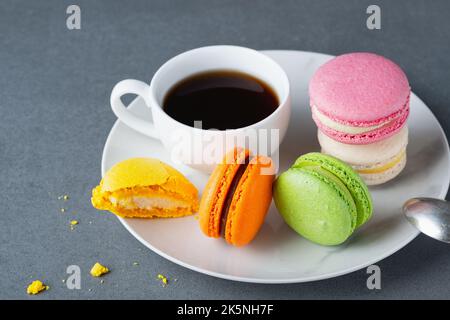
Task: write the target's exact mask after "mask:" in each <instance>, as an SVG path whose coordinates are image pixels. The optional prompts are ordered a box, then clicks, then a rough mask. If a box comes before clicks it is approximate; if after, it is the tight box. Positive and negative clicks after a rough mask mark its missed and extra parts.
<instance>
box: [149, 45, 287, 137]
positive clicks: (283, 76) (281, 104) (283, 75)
mask: <svg viewBox="0 0 450 320" xmlns="http://www.w3.org/2000/svg"><path fill="white" fill-rule="evenodd" d="M211 48H231V49H238V50H244V51H247V52H251V53H252V54H256V55H259V56H260V57H261V58H263V59H266V60H267V61H268V62H269V63H271V64H272V65H273V66H274V67H275V68H276V70H277V71H278V72H279V74H280V76H281V81H282V86H283V90H284V91H285V92H282V96H281V98H282V99H280V101H279V103H278V106H277V108H276V109H275V111H274V112H272V113H271V114H270V115H268V116H267V117H265V118H264V119H262V120H260V121H258V122H255V123H253V124H250V125H248V126H245V127H241V128H234V129H225V130H216V129H200V128H196V127H192V126H189V125H187V124H184V123H182V122H179V121H178V120H176V119H174V118H172V117H171V116H169V115H168V114H167V113H166V112H164V110H163V108H162V106H161V104H160V103H158V102H157V101H156V97H155V92H154V91H153V90H154V82H155V79H157V78H158V76H159V75H160V74H161V72H162V71H163V69H164V68H165V67H167V65H168V64H170V63H173V62H174V60H177V59H179V57H180V56H183V55H187V54H192V53H195V52H197V51H201V50H205V49H211ZM269 85H271V84H269ZM272 88H273V86H272ZM273 89H274V88H273ZM277 93H279V92H277ZM289 98H290V83H289V78H288V76H287V74H286V72H285V71H284V70H283V68H282V67H281V66H280V65H279V64H278V63H277V62H276V61H275V60H273V59H272V58H270V57H269V56H267V55H265V54H263V53H262V52H259V51H257V50H254V49H251V48H247V47H242V46H235V45H212V46H203V47H199V48H195V49H191V50H187V51H184V52H182V53H179V54H177V55H176V56H174V57H172V58H170V59H169V60H167V61H166V62H164V63H163V64H162V65H161V66H160V67H159V68H158V70H157V71H156V72H155V74H154V75H153V77H152V80H151V81H150V100H151V101H150V102H151V106H150V107H151V109H153V108H154V107H156V108H155V110H158V112H160V114H161V115H162V116H163V117H165V118H166V119H169V120H172V121H175V122H176V123H177V124H179V125H181V126H182V127H186V128H188V129H192V130H194V131H200V132H208V133H215V134H217V133H228V132H230V133H233V132H236V131H244V130H248V129H250V128H252V127H255V126H261V125H264V123H265V122H267V121H269V120H270V119H271V118H272V117H274V116H275V115H276V114H278V113H279V112H281V109H282V108H286V107H287V104H288V103H287V102H288V100H289Z"/></svg>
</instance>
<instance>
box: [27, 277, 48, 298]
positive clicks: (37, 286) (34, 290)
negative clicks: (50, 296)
mask: <svg viewBox="0 0 450 320" xmlns="http://www.w3.org/2000/svg"><path fill="white" fill-rule="evenodd" d="M48 289H50V287H49V286H47V285H45V284H44V283H42V281H40V280H35V281H33V282H32V283H31V284H30V285H29V286H28V287H27V293H28V294H31V295H35V294H38V293H41V292H42V291H45V290H48Z"/></svg>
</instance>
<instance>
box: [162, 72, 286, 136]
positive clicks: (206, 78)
mask: <svg viewBox="0 0 450 320" xmlns="http://www.w3.org/2000/svg"><path fill="white" fill-rule="evenodd" d="M278 104H279V102H278V98H277V96H276V94H275V93H274V92H273V90H272V89H271V88H270V87H269V86H268V85H267V84H266V83H264V82H262V81H261V80H259V79H257V78H255V77H252V76H250V75H248V74H244V73H240V72H234V71H225V70H224V71H211V72H205V73H199V74H196V75H193V76H191V77H189V78H186V79H184V80H182V81H181V82H179V83H177V84H176V85H175V86H174V87H173V88H171V89H170V91H169V92H168V93H167V95H166V97H165V99H164V103H163V109H164V111H165V112H166V113H167V114H168V115H169V116H171V117H172V118H174V119H175V120H177V121H179V122H181V123H184V124H186V125H188V126H191V127H193V126H194V121H202V128H203V129H219V130H226V129H236V128H242V127H246V126H248V125H251V124H254V123H256V122H258V121H261V120H262V119H264V118H266V117H267V116H269V115H270V114H271V113H272V112H274V111H275V110H276V108H277V107H278Z"/></svg>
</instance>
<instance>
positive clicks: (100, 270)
mask: <svg viewBox="0 0 450 320" xmlns="http://www.w3.org/2000/svg"><path fill="white" fill-rule="evenodd" d="M106 273H109V269H108V268H107V267H105V266H103V265H101V264H100V263H99V262H96V263H95V264H94V265H93V266H92V268H91V275H92V276H93V277H101V276H103V275H104V274H106Z"/></svg>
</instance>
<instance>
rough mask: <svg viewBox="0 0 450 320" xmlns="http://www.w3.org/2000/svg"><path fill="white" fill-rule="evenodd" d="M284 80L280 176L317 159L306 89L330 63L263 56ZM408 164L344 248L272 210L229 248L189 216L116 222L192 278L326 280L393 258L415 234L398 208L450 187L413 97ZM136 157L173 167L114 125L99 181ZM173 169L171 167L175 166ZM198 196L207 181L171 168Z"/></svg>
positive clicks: (439, 137) (138, 108)
mask: <svg viewBox="0 0 450 320" xmlns="http://www.w3.org/2000/svg"><path fill="white" fill-rule="evenodd" d="M265 53H266V54H267V55H268V56H270V57H272V58H273V59H274V60H276V61H277V62H278V63H279V64H280V65H281V66H282V67H283V68H284V69H285V70H286V72H287V74H288V76H289V79H290V82H291V90H292V91H291V92H292V106H293V112H292V118H291V123H290V126H289V129H288V132H287V135H286V138H285V140H284V142H283V144H282V146H281V154H280V159H281V160H280V161H281V163H280V170H282V171H284V170H285V169H287V168H288V167H289V166H290V165H291V164H292V162H293V161H294V160H295V159H296V158H297V157H298V156H299V155H300V154H303V153H306V152H309V151H318V150H319V145H318V142H317V138H316V130H317V129H316V126H315V124H314V122H313V121H312V119H311V114H310V109H309V107H308V93H307V87H308V82H309V79H310V77H311V76H312V74H313V73H314V71H315V70H316V69H317V68H318V67H319V66H320V65H321V64H323V63H324V62H326V61H327V60H328V59H330V58H331V56H329V55H324V54H319V53H312V52H301V51H265ZM129 108H130V109H132V110H133V111H134V112H135V113H137V114H139V115H142V117H143V118H150V117H151V116H150V111H149V110H148V109H147V108H146V106H145V105H144V103H143V101H142V100H141V99H139V98H138V99H136V100H134V101H133V102H132V103H131V105H130V107H129ZM408 125H409V128H410V144H409V146H408V163H407V165H406V168H405V170H404V171H403V172H402V173H401V175H400V176H398V177H397V178H396V179H395V180H393V181H392V182H390V183H387V184H384V185H382V186H378V187H374V188H371V189H370V191H371V193H372V195H373V199H374V208H375V209H374V215H373V217H372V219H371V220H370V221H369V222H368V223H367V224H366V225H364V226H363V227H362V228H360V229H359V230H358V231H357V232H356V233H355V234H354V235H353V236H352V237H351V238H350V239H349V240H348V241H347V242H346V243H345V244H343V245H341V246H338V247H323V246H319V245H316V244H313V243H311V242H309V241H307V240H305V239H303V238H302V237H300V236H298V235H297V234H296V233H295V232H294V231H292V230H291V229H290V228H289V227H288V226H287V225H286V224H285V223H284V222H283V220H282V219H281V217H280V215H279V214H278V212H277V210H276V208H275V206H274V205H273V203H272V206H271V208H270V212H269V214H268V217H267V219H266V222H265V223H264V225H263V227H262V229H261V231H260V232H259V234H258V236H257V237H256V239H255V240H254V241H253V242H252V243H251V244H250V245H248V246H246V247H244V248H234V247H231V246H229V245H227V244H226V243H225V242H224V241H223V240H221V239H210V238H206V237H205V236H204V235H203V234H202V233H201V232H200V229H199V227H198V221H197V220H196V219H194V217H193V216H190V217H185V218H176V219H153V220H139V219H120V221H121V222H122V224H123V225H124V226H125V228H127V230H128V231H130V233H131V234H132V235H133V236H134V237H136V238H137V239H138V240H139V241H140V242H142V243H143V244H144V245H145V246H147V247H148V248H150V249H151V250H153V251H154V252H156V253H158V254H159V255H161V256H163V257H165V258H167V259H169V260H171V261H173V262H175V263H178V264H180V265H182V266H184V267H187V268H190V269H192V270H195V271H198V272H202V273H206V274H209V275H212V276H216V277H220V278H225V279H230V280H237V281H246V282H259V283H291V282H305V281H313V280H319V279H325V278H331V277H335V276H339V275H342V274H346V273H349V272H352V271H355V270H358V269H361V268H363V267H366V266H368V265H371V264H373V263H375V262H377V261H379V260H381V259H383V258H385V257H387V256H389V255H391V254H392V253H394V252H396V251H397V250H399V249H400V248H402V247H403V246H405V245H406V244H408V243H409V242H410V241H411V240H413V239H414V238H415V237H416V236H417V234H418V232H417V231H416V230H415V229H414V228H413V227H412V226H410V225H409V223H408V222H407V221H406V220H405V219H404V218H403V216H402V213H401V206H402V204H403V202H404V201H405V200H407V199H409V198H411V197H414V196H426V197H437V198H444V197H445V195H446V193H447V189H448V185H449V181H450V172H449V171H450V161H449V148H448V143H447V140H446V137H445V134H444V132H443V130H442V128H441V126H440V125H439V122H438V121H437V120H436V118H435V117H434V116H433V114H432V113H431V111H430V110H429V109H428V107H427V106H426V105H425V104H424V103H423V102H422V101H421V100H420V99H419V98H418V97H417V96H416V95H414V94H412V95H411V115H410V117H409V120H408ZM137 156H148V157H155V158H159V159H161V160H162V161H165V162H167V163H169V164H172V165H174V164H173V163H171V161H170V159H169V155H168V153H167V152H166V151H165V150H164V149H163V147H162V145H161V144H160V143H159V142H158V141H156V140H153V139H151V138H147V137H145V136H143V135H141V134H139V133H137V132H135V131H133V130H132V129H130V128H128V127H127V126H125V125H124V124H123V123H121V122H119V121H117V122H116V123H115V124H114V126H113V128H112V130H111V132H110V134H109V137H108V139H107V141H106V145H105V147H104V150H103V160H102V173H103V174H104V173H105V172H106V170H108V169H109V168H110V167H111V166H112V165H114V164H115V163H117V162H118V161H121V160H124V159H127V158H130V157H137ZM174 166H175V165H174ZM175 167H177V168H178V169H179V170H180V171H182V172H183V173H184V174H185V175H186V176H187V178H188V179H190V180H191V181H192V182H193V183H194V184H195V185H196V186H197V187H198V189H199V190H200V191H201V190H203V187H204V185H205V183H206V180H207V178H208V177H207V176H206V175H205V174H202V173H199V172H197V171H194V170H192V169H190V168H188V167H180V166H175Z"/></svg>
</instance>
